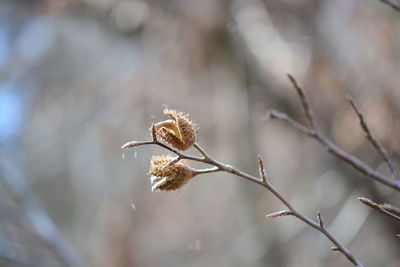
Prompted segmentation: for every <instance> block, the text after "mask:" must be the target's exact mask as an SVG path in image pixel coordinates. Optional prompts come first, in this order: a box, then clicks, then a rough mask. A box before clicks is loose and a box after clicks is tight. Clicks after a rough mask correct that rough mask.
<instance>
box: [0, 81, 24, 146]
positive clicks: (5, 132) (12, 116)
mask: <svg viewBox="0 0 400 267" xmlns="http://www.w3.org/2000/svg"><path fill="white" fill-rule="evenodd" d="M13 87H14V85H13V84H12V83H11V82H4V83H0V139H1V141H3V142H8V141H11V140H10V139H12V138H14V137H16V136H17V135H18V134H19V131H20V128H21V122H22V112H23V110H22V103H21V99H20V97H19V96H18V94H17V92H16V90H15V89H14V88H13Z"/></svg>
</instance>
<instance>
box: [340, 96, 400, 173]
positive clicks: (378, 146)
mask: <svg viewBox="0 0 400 267" xmlns="http://www.w3.org/2000/svg"><path fill="white" fill-rule="evenodd" d="M347 100H348V101H349V102H350V105H351V106H352V107H353V109H354V111H355V113H356V114H357V116H358V119H359V120H360V125H361V128H362V129H363V131H364V132H365V135H366V136H367V139H368V141H369V142H370V143H371V144H372V146H373V147H374V148H375V149H376V151H378V153H379V154H380V155H381V156H382V158H383V160H384V161H385V162H386V164H387V165H388V167H389V170H390V172H391V173H392V175H393V177H395V176H396V174H395V168H394V165H393V162H392V161H391V160H390V159H389V155H388V153H387V151H386V149H385V148H384V147H383V146H382V145H381V144H380V143H379V142H378V140H377V139H376V138H375V136H374V135H373V134H372V132H371V130H370V129H369V127H368V125H367V122H366V121H365V119H364V116H363V115H362V113H361V111H360V109H359V108H358V106H357V105H356V103H355V102H354V101H353V99H352V98H351V97H350V96H347Z"/></svg>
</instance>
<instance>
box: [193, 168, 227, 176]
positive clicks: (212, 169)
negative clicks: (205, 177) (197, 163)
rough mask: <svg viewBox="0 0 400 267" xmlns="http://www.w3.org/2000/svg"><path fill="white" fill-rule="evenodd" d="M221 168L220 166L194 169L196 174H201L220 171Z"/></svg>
mask: <svg viewBox="0 0 400 267" xmlns="http://www.w3.org/2000/svg"><path fill="white" fill-rule="evenodd" d="M220 171H221V170H220V169H219V168H218V167H212V168H207V169H200V170H195V171H194V176H196V175H199V174H206V173H212V172H220Z"/></svg>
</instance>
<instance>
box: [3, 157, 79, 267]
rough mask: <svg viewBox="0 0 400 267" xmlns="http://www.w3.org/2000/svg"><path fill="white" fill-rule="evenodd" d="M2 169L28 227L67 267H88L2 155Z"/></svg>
mask: <svg viewBox="0 0 400 267" xmlns="http://www.w3.org/2000/svg"><path fill="white" fill-rule="evenodd" d="M0 168H1V170H2V171H3V176H2V181H3V182H4V183H5V185H6V186H7V187H8V188H10V190H12V191H13V193H14V194H15V196H16V197H17V198H18V200H19V201H20V202H21V205H22V206H23V209H24V216H25V218H26V220H27V222H28V226H29V227H30V228H32V229H33V230H34V231H35V233H36V234H37V235H38V236H39V237H40V238H42V239H43V240H44V241H46V242H47V244H48V245H49V246H50V247H51V248H52V249H54V251H55V252H56V253H57V255H58V257H59V258H60V259H61V260H62V261H63V263H64V264H65V265H66V266H77V267H85V266H87V265H86V263H85V261H84V260H83V258H82V257H81V256H80V255H79V254H78V253H77V251H76V250H75V249H74V248H73V247H72V246H71V245H70V244H69V243H68V242H67V241H66V240H65V239H64V237H63V236H62V234H61V233H60V232H59V230H58V229H57V226H56V225H55V224H54V222H53V221H52V220H51V218H50V217H49V216H48V215H47V214H46V212H45V211H44V210H43V209H42V208H41V206H40V205H39V203H38V201H37V200H36V198H35V197H34V194H33V193H32V191H31V190H30V188H29V187H28V186H27V185H26V182H25V177H24V175H23V173H22V172H21V171H20V170H19V169H18V168H17V167H16V166H15V165H14V163H13V162H12V161H11V160H9V159H8V156H7V155H2V154H0Z"/></svg>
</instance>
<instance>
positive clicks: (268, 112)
mask: <svg viewBox="0 0 400 267" xmlns="http://www.w3.org/2000/svg"><path fill="white" fill-rule="evenodd" d="M261 119H262V120H263V121H269V120H270V119H272V110H270V109H269V110H267V112H265V115H264V116H263V117H262V118H261Z"/></svg>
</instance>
